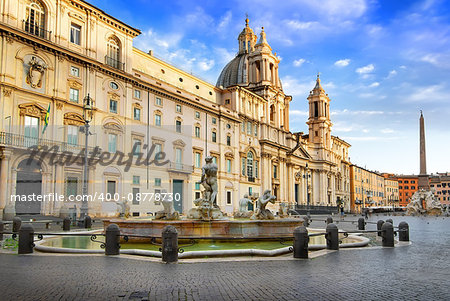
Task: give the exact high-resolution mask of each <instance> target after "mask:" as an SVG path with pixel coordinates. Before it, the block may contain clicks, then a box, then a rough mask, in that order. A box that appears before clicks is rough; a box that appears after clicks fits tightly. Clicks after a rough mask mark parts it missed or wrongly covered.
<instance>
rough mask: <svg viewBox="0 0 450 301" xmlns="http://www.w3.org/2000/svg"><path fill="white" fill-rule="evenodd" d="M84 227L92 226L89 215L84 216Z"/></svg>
mask: <svg viewBox="0 0 450 301" xmlns="http://www.w3.org/2000/svg"><path fill="white" fill-rule="evenodd" d="M84 228H85V229H89V228H92V218H91V217H90V216H89V215H86V217H85V218H84Z"/></svg>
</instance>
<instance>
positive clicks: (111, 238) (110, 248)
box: [105, 224, 120, 255]
mask: <svg viewBox="0 0 450 301" xmlns="http://www.w3.org/2000/svg"><path fill="white" fill-rule="evenodd" d="M105 236H106V240H105V255H119V254H120V244H119V243H120V229H119V226H117V224H109V225H108V227H107V228H106V235H105Z"/></svg>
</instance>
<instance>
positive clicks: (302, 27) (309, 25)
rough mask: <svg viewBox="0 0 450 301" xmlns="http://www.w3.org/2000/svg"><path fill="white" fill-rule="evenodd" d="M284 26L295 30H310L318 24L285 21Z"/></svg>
mask: <svg viewBox="0 0 450 301" xmlns="http://www.w3.org/2000/svg"><path fill="white" fill-rule="evenodd" d="M286 25H287V26H289V27H290V28H292V29H295V30H311V29H315V28H317V27H319V26H320V23H319V22H316V21H313V22H301V21H298V20H287V21H286Z"/></svg>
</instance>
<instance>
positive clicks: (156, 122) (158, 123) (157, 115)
mask: <svg viewBox="0 0 450 301" xmlns="http://www.w3.org/2000/svg"><path fill="white" fill-rule="evenodd" d="M155 125H156V126H161V115H159V114H155Z"/></svg>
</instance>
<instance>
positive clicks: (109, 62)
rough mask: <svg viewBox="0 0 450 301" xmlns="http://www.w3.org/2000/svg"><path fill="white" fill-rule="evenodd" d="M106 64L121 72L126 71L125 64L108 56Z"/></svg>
mask: <svg viewBox="0 0 450 301" xmlns="http://www.w3.org/2000/svg"><path fill="white" fill-rule="evenodd" d="M105 64H106V65H108V66H111V67H113V68H116V69H119V70H121V71H125V63H122V62H121V61H119V60H116V59H115V58H112V57H109V56H107V55H105Z"/></svg>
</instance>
